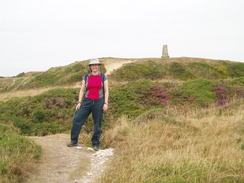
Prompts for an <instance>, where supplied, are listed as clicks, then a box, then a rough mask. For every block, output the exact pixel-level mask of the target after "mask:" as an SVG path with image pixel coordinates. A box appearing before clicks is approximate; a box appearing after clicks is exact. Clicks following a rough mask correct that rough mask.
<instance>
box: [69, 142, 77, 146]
mask: <svg viewBox="0 0 244 183" xmlns="http://www.w3.org/2000/svg"><path fill="white" fill-rule="evenodd" d="M67 146H68V147H74V146H78V144H74V143H72V142H71V143H69V144H67Z"/></svg>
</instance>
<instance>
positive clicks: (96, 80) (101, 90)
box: [67, 59, 109, 151]
mask: <svg viewBox="0 0 244 183" xmlns="http://www.w3.org/2000/svg"><path fill="white" fill-rule="evenodd" d="M100 65H101V64H100V62H99V60H98V59H91V60H90V64H89V65H88V66H89V70H90V73H89V74H86V75H84V76H83V77H82V84H81V89H80V93H79V101H78V104H77V106H76V113H75V115H74V118H73V120H72V130H71V141H70V143H69V144H68V145H67V146H68V147H73V146H77V145H78V137H79V133H80V130H81V128H82V125H83V124H84V123H85V121H86V120H87V118H88V116H89V115H90V113H92V117H93V121H94V132H93V136H92V145H93V149H94V150H95V151H98V150H99V145H100V136H101V133H102V129H101V123H102V120H103V112H106V111H107V110H108V96H109V91H108V79H107V77H106V76H105V75H104V74H102V73H100V71H99V70H100ZM83 96H84V99H83Z"/></svg>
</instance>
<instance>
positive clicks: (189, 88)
mask: <svg viewBox="0 0 244 183" xmlns="http://www.w3.org/2000/svg"><path fill="white" fill-rule="evenodd" d="M214 86H215V83H213V82H210V81H208V80H204V79H197V80H192V81H187V82H185V83H183V84H182V85H181V86H180V88H179V91H180V92H181V94H182V95H184V96H190V97H193V98H194V99H195V101H196V103H197V104H199V105H201V106H206V105H209V104H212V103H214V101H215V100H216V99H217V96H216V93H215V92H214V90H213V87H214Z"/></svg>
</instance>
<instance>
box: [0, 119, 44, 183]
mask: <svg viewBox="0 0 244 183" xmlns="http://www.w3.org/2000/svg"><path fill="white" fill-rule="evenodd" d="M0 132H1V133H0V154H1V156H0V181H3V182H23V181H24V179H25V178H26V177H25V176H26V174H25V173H26V172H27V171H30V170H31V168H32V166H33V163H34V161H36V160H38V159H39V158H40V155H41V148H40V146H38V145H36V144H35V143H34V142H33V141H32V140H30V139H28V138H26V137H23V136H21V135H19V134H18V130H17V129H16V128H14V127H13V126H9V125H6V124H1V123H0ZM27 160H28V161H27Z"/></svg>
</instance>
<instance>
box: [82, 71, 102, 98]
mask: <svg viewBox="0 0 244 183" xmlns="http://www.w3.org/2000/svg"><path fill="white" fill-rule="evenodd" d="M87 89H88V91H87V92H86V98H89V99H92V100H96V99H100V98H101V97H103V83H102V77H101V75H100V74H98V75H92V74H91V75H89V76H88V78H87Z"/></svg>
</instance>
